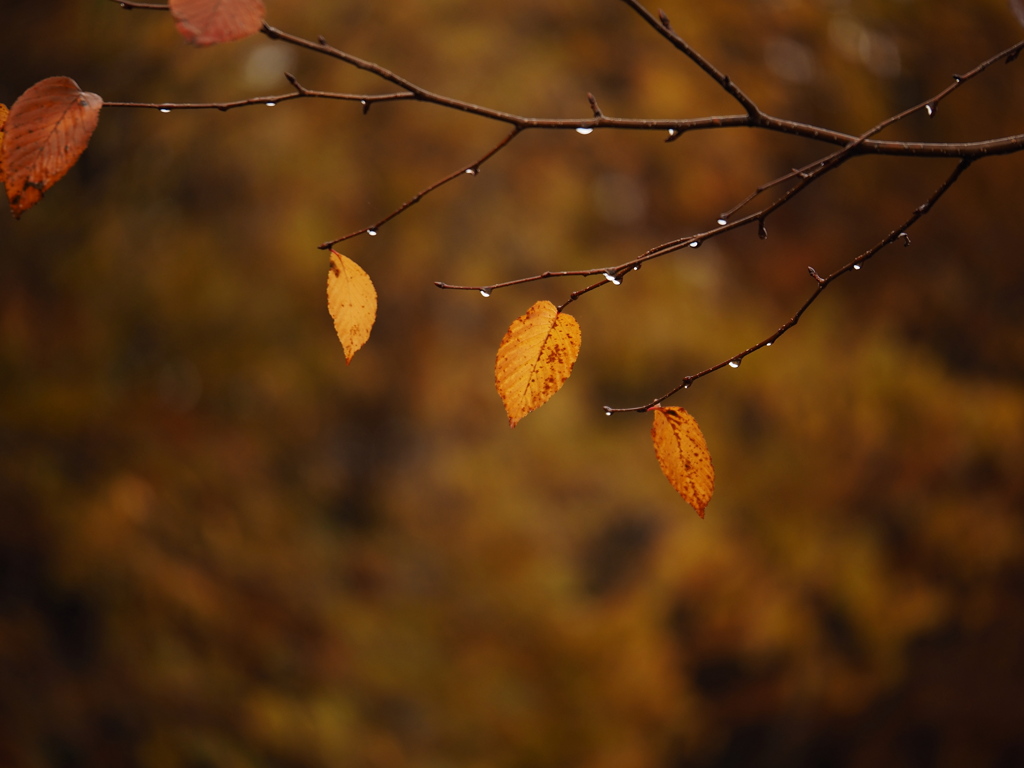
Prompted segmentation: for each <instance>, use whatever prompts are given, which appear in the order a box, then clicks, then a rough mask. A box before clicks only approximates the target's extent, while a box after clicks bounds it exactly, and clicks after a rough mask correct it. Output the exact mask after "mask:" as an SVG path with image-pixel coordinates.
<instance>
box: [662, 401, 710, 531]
mask: <svg viewBox="0 0 1024 768" xmlns="http://www.w3.org/2000/svg"><path fill="white" fill-rule="evenodd" d="M651 410H653V411H654V426H653V427H651V438H652V439H653V440H654V453H655V455H657V457H658V464H660V465H661V471H662V472H664V473H665V477H667V478H668V481H669V482H670V483H672V487H673V488H675V489H676V490H677V491H679V495H680V496H682V497H683V499H685V500H686V502H687V503H688V504H689V505H690V506H691V507H693V508H694V509H695V510H697V514H698V515H700V516H701V517H704V508H705V507H707V505H708V502H710V501H711V494H712V493H714V492H715V468H714V467H713V466H711V454H710V453H708V444H707V443H706V442H705V441H704V435H703V434H701V431H700V427H699V426H697V420H696V419H694V418H693V416H691V415H690V414H689V413H687V412H686V410H685V409H683V408H652V409H651Z"/></svg>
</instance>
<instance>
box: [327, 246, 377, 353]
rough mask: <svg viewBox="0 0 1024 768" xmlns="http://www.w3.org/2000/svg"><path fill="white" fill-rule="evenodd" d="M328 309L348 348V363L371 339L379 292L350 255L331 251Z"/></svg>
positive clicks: (344, 344)
mask: <svg viewBox="0 0 1024 768" xmlns="http://www.w3.org/2000/svg"><path fill="white" fill-rule="evenodd" d="M327 310H328V311H329V312H330V313H331V317H332V318H334V330H335V331H336V332H337V334H338V339H339V340H340V341H341V347H342V349H344V350H345V363H346V364H347V363H351V362H352V357H353V356H354V355H355V353H356V352H357V351H358V350H359V348H360V347H362V346H363V344H365V343H366V340H367V339H369V338H370V330H371V329H372V328H373V321H374V320H376V319H377V291H376V290H374V287H373V282H372V281H371V280H370V276H369V275H367V274H366V273H365V272H364V271H363V270H362V268H361V267H360V266H359V265H358V264H356V263H355V262H354V261H352V259H350V258H348V257H347V256H342V255H341V254H340V253H338V252H337V251H331V271H330V272H329V273H328V275H327Z"/></svg>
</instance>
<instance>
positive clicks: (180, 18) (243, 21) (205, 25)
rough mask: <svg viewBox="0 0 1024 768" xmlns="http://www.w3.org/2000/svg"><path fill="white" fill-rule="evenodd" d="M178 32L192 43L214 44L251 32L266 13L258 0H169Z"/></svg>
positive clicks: (255, 29)
mask: <svg viewBox="0 0 1024 768" xmlns="http://www.w3.org/2000/svg"><path fill="white" fill-rule="evenodd" d="M170 8H171V15H172V16H173V17H174V21H175V26H177V28H178V34H180V35H181V36H182V37H184V38H185V39H186V40H187V41H188V42H190V43H192V45H214V44H215V43H228V42H231V41H232V40H240V39H242V38H243V37H248V36H249V35H254V34H256V33H257V32H259V31H260V28H261V27H262V26H263V17H264V15H265V13H266V11H265V9H264V7H263V1H262V0H170Z"/></svg>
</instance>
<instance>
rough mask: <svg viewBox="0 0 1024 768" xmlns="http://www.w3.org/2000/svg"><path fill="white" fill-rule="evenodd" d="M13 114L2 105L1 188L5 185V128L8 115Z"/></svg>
mask: <svg viewBox="0 0 1024 768" xmlns="http://www.w3.org/2000/svg"><path fill="white" fill-rule="evenodd" d="M10 113H11V110H9V109H8V108H7V105H6V104H0V187H2V186H3V185H4V164H3V159H2V158H3V156H4V126H5V125H6V124H7V115H9V114H10Z"/></svg>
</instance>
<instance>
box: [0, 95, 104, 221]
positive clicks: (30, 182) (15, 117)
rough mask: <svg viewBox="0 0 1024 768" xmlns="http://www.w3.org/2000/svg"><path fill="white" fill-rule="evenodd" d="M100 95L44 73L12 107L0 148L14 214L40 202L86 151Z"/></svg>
mask: <svg viewBox="0 0 1024 768" xmlns="http://www.w3.org/2000/svg"><path fill="white" fill-rule="evenodd" d="M102 106H103V99H101V98H100V97H99V96H97V95H96V94H95V93H85V92H83V91H82V90H81V89H80V88H79V87H78V84H77V83H76V82H75V81H74V80H72V79H71V78H69V77H48V78H46V79H45V80H41V81H40V82H38V83H36V84H35V85H33V86H32V87H31V88H29V89H28V90H27V91H25V92H24V93H23V94H21V96H19V97H18V100H17V101H15V102H14V105H13V106H12V107H11V112H10V114H9V115H8V116H7V124H6V126H5V127H4V129H3V130H4V134H3V135H4V139H3V145H2V147H0V165H2V167H3V172H2V176H3V182H4V187H5V188H6V189H7V199H8V200H9V201H10V204H11V211H12V212H13V213H14V217H15V218H18V217H20V216H21V214H23V213H24V212H25V211H27V210H28V209H29V208H31V207H32V206H33V205H35V204H36V203H38V202H39V200H40V199H42V197H43V193H44V192H46V190H48V189H49V188H50V187H52V186H53V185H54V184H55V183H56V182H57V181H58V180H59V179H60V178H61V177H62V176H63V175H64V174H65V173H67V172H68V169H69V168H71V166H73V165H74V164H75V162H76V161H77V160H78V158H79V157H80V156H81V154H82V152H84V151H85V148H86V146H87V145H88V143H89V138H90V137H91V136H92V132H93V131H94V130H96V124H97V123H98V122H99V118H100V109H101V108H102Z"/></svg>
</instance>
